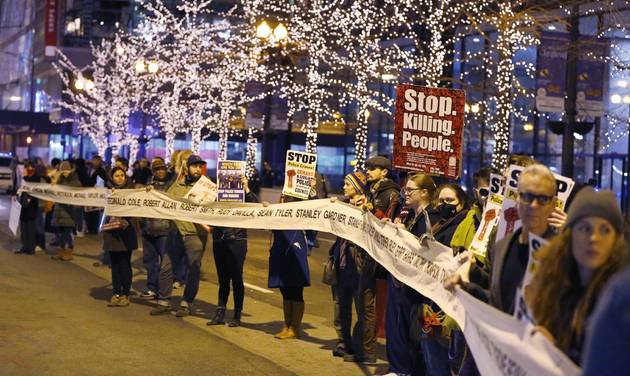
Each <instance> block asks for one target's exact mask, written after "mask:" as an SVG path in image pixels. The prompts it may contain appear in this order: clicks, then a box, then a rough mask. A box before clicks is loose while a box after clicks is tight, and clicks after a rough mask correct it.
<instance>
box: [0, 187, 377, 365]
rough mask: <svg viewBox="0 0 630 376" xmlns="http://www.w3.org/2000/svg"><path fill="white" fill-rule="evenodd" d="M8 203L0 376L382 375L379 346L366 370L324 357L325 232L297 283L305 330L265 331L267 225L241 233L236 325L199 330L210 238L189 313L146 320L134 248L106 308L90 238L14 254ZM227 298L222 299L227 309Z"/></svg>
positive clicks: (329, 334)
mask: <svg viewBox="0 0 630 376" xmlns="http://www.w3.org/2000/svg"><path fill="white" fill-rule="evenodd" d="M9 206H10V201H9V197H8V196H6V195H3V196H0V218H2V219H1V220H0V291H2V299H1V300H0V307H1V310H2V314H1V315H0V374H1V375H44V374H46V375H88V374H89V375H113V374H120V375H140V374H143V375H144V374H152V375H183V374H187V375H190V374H201V373H204V374H210V375H250V374H251V375H289V374H296V375H369V374H383V373H387V365H386V363H385V360H384V359H385V354H384V346H383V345H382V344H381V345H379V364H378V366H376V367H362V366H361V367H360V366H357V365H356V364H353V363H346V362H344V361H343V360H342V359H340V358H334V357H333V356H332V354H331V349H332V346H333V345H334V338H335V332H334V329H333V327H332V302H331V293H330V288H329V287H328V286H325V285H323V284H322V283H321V281H320V280H321V274H322V265H323V263H324V260H325V258H326V256H327V253H328V247H330V245H331V242H332V238H331V237H330V236H329V235H326V234H321V235H320V247H319V248H316V249H314V250H313V254H312V255H311V257H310V260H309V263H310V268H311V280H312V286H311V287H310V288H307V289H306V290H305V299H306V314H305V318H304V331H305V336H304V337H303V339H302V340H288V341H280V340H277V339H274V337H273V334H274V333H275V332H277V331H279V330H280V329H281V327H282V308H281V303H282V302H281V295H280V293H279V291H277V290H275V289H274V290H269V289H267V288H266V287H267V255H268V249H269V244H270V236H271V235H270V233H269V232H267V231H250V240H249V253H248V255H247V261H246V263H245V282H246V297H245V309H244V315H243V316H244V317H243V326H242V327H240V328H229V327H227V326H221V327H208V326H206V321H207V320H208V317H209V316H210V315H211V314H212V313H213V312H214V308H215V303H216V299H217V276H216V271H215V266H214V260H213V258H212V246H211V244H210V245H209V246H208V248H207V249H206V253H205V256H204V260H203V267H202V268H203V272H204V273H203V276H202V283H201V288H200V293H199V295H198V299H199V300H198V304H196V305H195V307H194V314H193V315H192V316H189V317H187V318H184V319H179V318H176V317H175V316H174V314H173V315H172V316H166V317H164V316H162V317H151V316H150V315H149V311H150V309H151V307H152V305H153V303H150V302H147V301H143V300H141V299H140V298H139V297H138V296H137V295H138V293H139V292H141V291H142V290H143V289H144V287H145V280H146V274H145V272H144V269H143V267H142V262H141V255H142V252H141V251H136V252H134V255H133V267H134V281H133V287H132V289H133V290H134V291H135V293H134V292H132V297H131V302H132V304H131V305H130V306H129V307H127V308H109V307H107V302H108V300H109V298H110V296H111V283H110V271H109V269H108V268H107V267H94V266H93V265H92V264H93V263H94V262H95V261H96V260H97V259H98V256H99V253H100V249H101V243H100V240H99V238H98V237H96V236H86V237H82V238H77V239H76V242H77V244H76V248H75V259H74V260H73V261H70V262H60V261H54V260H51V259H50V257H49V256H48V255H47V254H44V253H38V254H36V255H35V256H25V255H15V254H13V251H15V250H17V249H19V240H17V239H15V238H14V237H13V235H12V234H10V231H9V229H8V209H9ZM322 235H323V236H322ZM48 252H51V250H48ZM181 291H182V290H175V293H176V294H178V295H181ZM231 305H232V303H231V300H230V303H229V305H228V308H229V309H231V308H232V307H231ZM231 314H232V313H231V311H229V312H228V317H231Z"/></svg>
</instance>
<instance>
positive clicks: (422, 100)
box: [393, 84, 466, 179]
mask: <svg viewBox="0 0 630 376" xmlns="http://www.w3.org/2000/svg"><path fill="white" fill-rule="evenodd" d="M465 104H466V95H465V93H464V91H463V90H453V89H446V88H429V87H422V86H417V85H410V84H401V85H398V89H397V94H396V115H395V120H394V121H395V123H394V160H393V162H394V167H395V168H399V169H404V170H412V171H421V172H424V173H427V174H430V175H437V176H444V177H446V178H450V179H457V178H458V177H459V175H460V172H461V156H462V143H463V136H464V115H465V113H464V106H465Z"/></svg>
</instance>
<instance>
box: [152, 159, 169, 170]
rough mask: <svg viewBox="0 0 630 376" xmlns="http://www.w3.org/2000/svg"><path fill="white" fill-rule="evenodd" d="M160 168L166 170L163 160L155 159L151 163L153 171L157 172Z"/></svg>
mask: <svg viewBox="0 0 630 376" xmlns="http://www.w3.org/2000/svg"><path fill="white" fill-rule="evenodd" d="M158 168H166V164H165V163H164V160H163V159H162V158H153V160H152V161H151V171H155V170H157V169H158Z"/></svg>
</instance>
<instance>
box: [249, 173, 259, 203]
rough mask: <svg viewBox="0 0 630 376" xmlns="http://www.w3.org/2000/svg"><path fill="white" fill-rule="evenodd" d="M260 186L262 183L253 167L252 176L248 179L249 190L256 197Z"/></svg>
mask: <svg viewBox="0 0 630 376" xmlns="http://www.w3.org/2000/svg"><path fill="white" fill-rule="evenodd" d="M261 185H262V181H261V179H260V173H259V172H258V169H257V168H256V167H254V171H253V172H252V176H250V177H249V189H251V191H252V193H253V194H254V195H256V197H260V187H261Z"/></svg>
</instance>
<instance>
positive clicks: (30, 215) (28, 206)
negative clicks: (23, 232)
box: [20, 175, 50, 221]
mask: <svg viewBox="0 0 630 376" xmlns="http://www.w3.org/2000/svg"><path fill="white" fill-rule="evenodd" d="M24 181H26V182H29V183H50V179H49V178H48V177H45V176H36V175H33V176H25V177H24ZM20 204H21V205H22V210H21V211H20V220H21V221H32V220H34V219H36V218H37V213H38V211H39V199H38V198H37V197H33V196H31V195H29V194H28V193H22V194H21V195H20ZM39 213H41V212H39Z"/></svg>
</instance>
